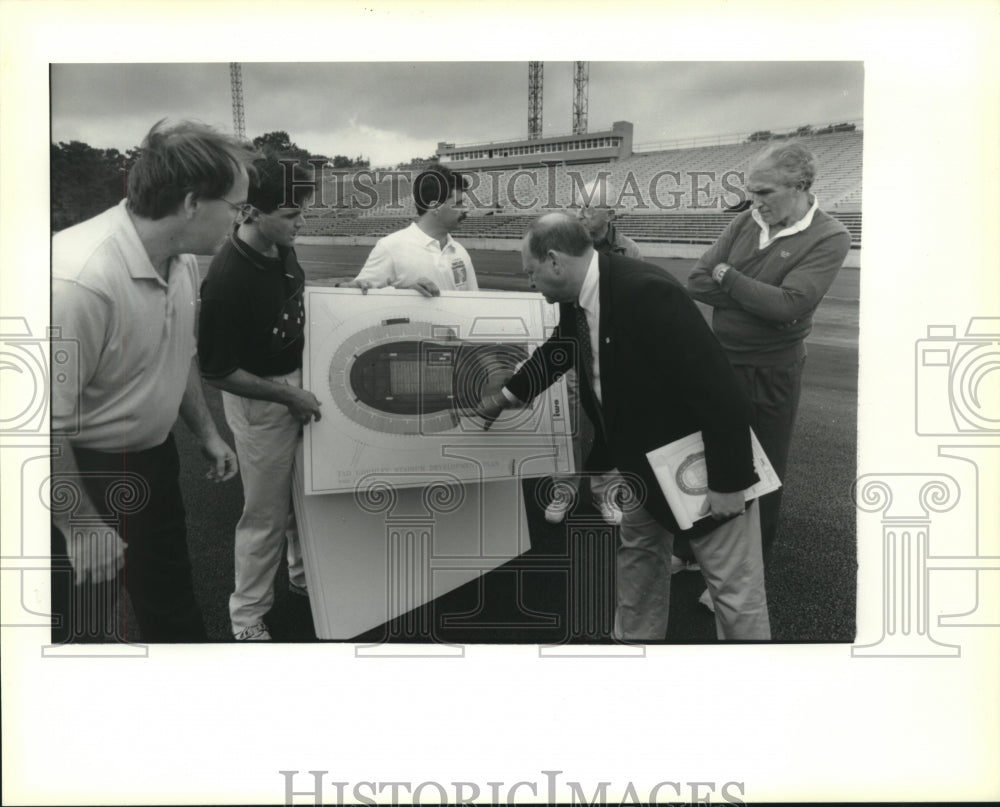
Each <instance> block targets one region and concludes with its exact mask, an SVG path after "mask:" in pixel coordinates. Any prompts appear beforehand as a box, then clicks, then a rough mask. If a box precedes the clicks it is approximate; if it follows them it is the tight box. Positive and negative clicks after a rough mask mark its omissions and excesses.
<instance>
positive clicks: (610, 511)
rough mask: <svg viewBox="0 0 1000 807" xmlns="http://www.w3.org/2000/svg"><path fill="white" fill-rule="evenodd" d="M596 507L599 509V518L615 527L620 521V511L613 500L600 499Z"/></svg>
mask: <svg viewBox="0 0 1000 807" xmlns="http://www.w3.org/2000/svg"><path fill="white" fill-rule="evenodd" d="M597 509H598V510H600V511H601V518H603V519H604V521H605V522H606V523H608V524H610V525H611V526H613V527H617V526H618V525H619V524H621V523H622V511H621V508H620V507H619V506H618V505H617V504H616V503H615V502H609V501H607V500H606V499H602V500H601V501H599V502H597Z"/></svg>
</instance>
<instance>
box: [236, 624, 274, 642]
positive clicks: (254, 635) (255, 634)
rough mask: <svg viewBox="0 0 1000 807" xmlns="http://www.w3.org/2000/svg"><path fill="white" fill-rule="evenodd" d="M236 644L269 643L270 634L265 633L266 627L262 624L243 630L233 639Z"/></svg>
mask: <svg viewBox="0 0 1000 807" xmlns="http://www.w3.org/2000/svg"><path fill="white" fill-rule="evenodd" d="M234 638H235V639H236V641H237V642H269V641H271V634H270V633H268V632H267V626H266V625H264V623H263V622H258V623H257V624H256V625H251V626H250V627H249V628H244V629H243V630H241V631H240V632H239V633H237V634H236V636H235V637H234Z"/></svg>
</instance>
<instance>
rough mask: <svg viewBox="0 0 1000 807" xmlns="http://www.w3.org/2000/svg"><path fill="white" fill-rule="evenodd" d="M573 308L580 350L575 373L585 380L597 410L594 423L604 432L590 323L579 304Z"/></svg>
mask: <svg viewBox="0 0 1000 807" xmlns="http://www.w3.org/2000/svg"><path fill="white" fill-rule="evenodd" d="M574 310H575V313H576V341H577V342H578V343H579V350H580V362H579V367H578V368H577V373H578V375H579V376H580V378H581V379H585V380H586V382H587V387H588V388H589V389H590V392H591V394H592V396H593V401H594V410H595V411H596V412H597V418H598V421H599V423H597V424H595V425H597V426H598V428H600V430H601V431H602V432H604V412H603V411H602V406H601V402H600V401H599V400H598V398H597V392H596V390H595V389H594V349H593V348H592V347H591V345H590V325H589V323H588V322H587V312H586V311H585V310H584V309H583V306H581V305H576V306H574Z"/></svg>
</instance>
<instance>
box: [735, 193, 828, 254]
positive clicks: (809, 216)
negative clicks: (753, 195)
mask: <svg viewBox="0 0 1000 807" xmlns="http://www.w3.org/2000/svg"><path fill="white" fill-rule="evenodd" d="M817 209H819V199H818V198H817V197H816V196H815V195H814V196H813V203H812V207H810V208H809V210H808V212H807V213H806V214H805V215H804V216H803V217H802V218H800V219H799V220H798V221H797V222H795V224H790V225H789V226H788V227H785V229H784V230H779V231H778V232H776V233H775V234H774V235H773V236H772V235H771V234H770V229H771V228H770V227H768V225H767V222H765V221H764V219H762V218H761V217H760V213H759V212H758V211H757V208H754V209H753V212H752V213H751V214H750V215H751V216H753V220H754V221H756V222H757V224H758V225H759V226H760V241H759V245H758V248H759V249H764V247H766V246H768V245H769V244H771V243H773V242H774V241H775V240H776V239H778V238H783V237H785V236H786V235H795V233H801V232H802V231H803V230H804V229H806V228H807V227H808V226H809V225H810V224H812V220H813V215H814V214H815V213H816V211H817Z"/></svg>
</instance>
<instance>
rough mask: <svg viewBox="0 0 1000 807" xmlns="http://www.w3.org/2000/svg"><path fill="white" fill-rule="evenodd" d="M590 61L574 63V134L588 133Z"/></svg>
mask: <svg viewBox="0 0 1000 807" xmlns="http://www.w3.org/2000/svg"><path fill="white" fill-rule="evenodd" d="M589 82H590V62H574V63H573V89H574V90H575V93H574V96H573V134H586V133H587V95H588V84H589Z"/></svg>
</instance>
